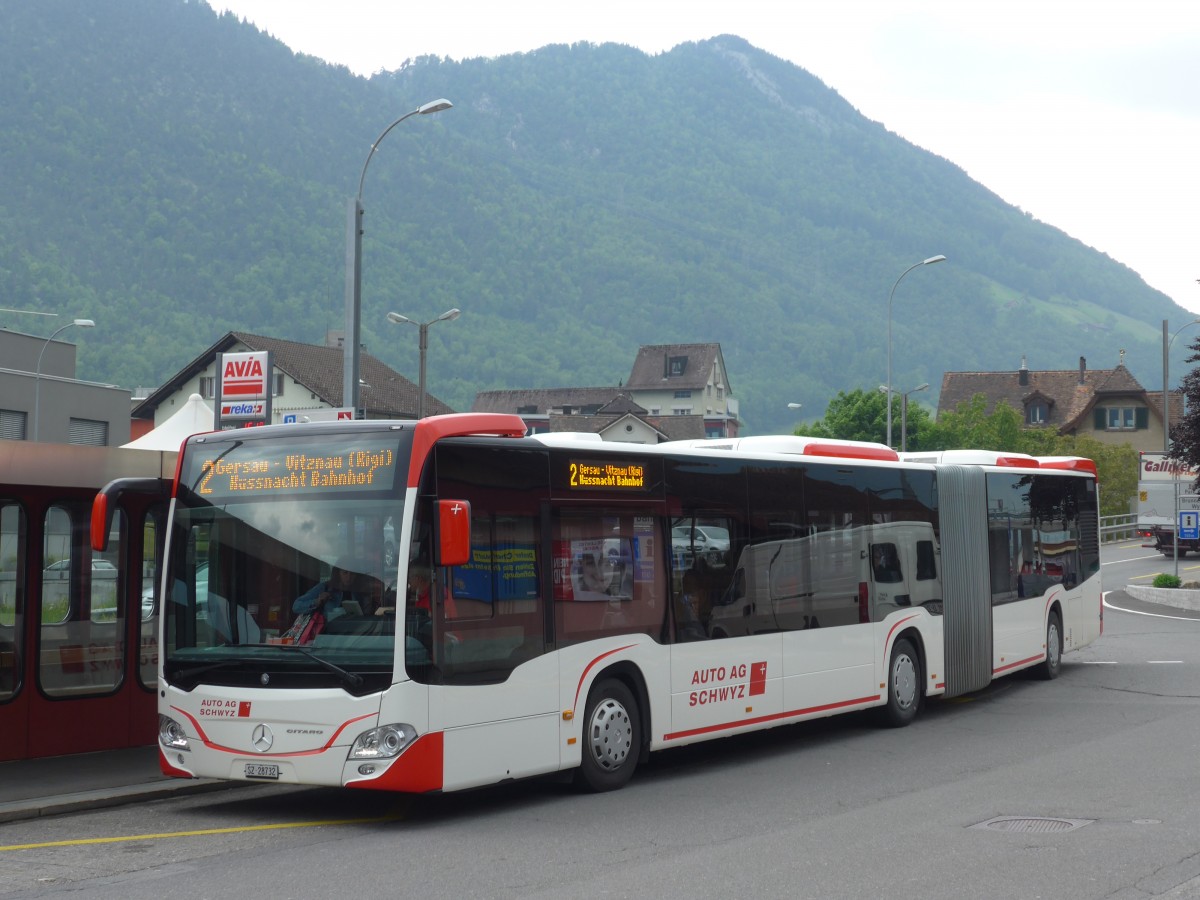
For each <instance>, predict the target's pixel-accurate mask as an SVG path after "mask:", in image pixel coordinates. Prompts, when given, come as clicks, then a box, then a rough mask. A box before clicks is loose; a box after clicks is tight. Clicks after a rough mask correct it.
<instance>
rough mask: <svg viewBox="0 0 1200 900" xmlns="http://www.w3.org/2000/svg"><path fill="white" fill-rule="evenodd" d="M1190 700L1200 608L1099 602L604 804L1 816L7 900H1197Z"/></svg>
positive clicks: (250, 791)
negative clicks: (1116, 606)
mask: <svg viewBox="0 0 1200 900" xmlns="http://www.w3.org/2000/svg"><path fill="white" fill-rule="evenodd" d="M1105 558H1106V560H1108V558H1109V556H1108V554H1106V556H1105ZM1123 564H1129V565H1132V564H1137V561H1136V560H1131V561H1126V562H1125V563H1123ZM1146 565H1149V564H1148V563H1146ZM1155 565H1157V566H1158V568H1159V569H1160V570H1161V564H1159V563H1157V562H1156V563H1155ZM1114 568H1115V567H1114ZM1105 575H1106V577H1108V571H1107V570H1106V572H1105ZM1198 700H1200V621H1188V620H1180V619H1171V618H1160V617H1153V616H1145V615H1135V614H1130V613H1124V612H1118V611H1115V610H1109V611H1108V612H1107V614H1106V619H1105V634H1104V635H1103V636H1102V637H1101V639H1100V640H1099V641H1097V642H1096V643H1095V644H1093V645H1092V646H1091V647H1088V648H1085V649H1084V650H1081V651H1078V652H1075V653H1070V654H1067V655H1066V657H1065V658H1064V669H1063V674H1062V676H1061V677H1060V678H1059V679H1058V680H1057V681H1054V682H1049V683H1046V682H1039V681H1035V680H1032V679H1030V678H1025V677H1022V676H1019V675H1018V676H1016V677H1011V678H1007V679H1003V680H1001V681H998V682H996V683H995V684H993V685H992V686H991V687H990V688H989V689H987V690H985V691H983V692H981V693H979V694H976V695H973V696H970V697H966V698H958V699H956V700H953V701H946V702H938V703H932V704H929V706H928V707H927V709H926V710H925V712H924V713H923V715H922V716H921V717H920V718H919V719H918V720H917V722H916V723H915V724H914V725H912V726H911V727H909V728H906V729H901V730H886V729H879V728H877V727H875V726H874V725H873V724H872V722H871V720H870V719H869V718H868V717H866V716H861V715H850V716H842V717H839V718H836V719H830V720H826V721H824V722H819V723H810V724H806V725H801V726H794V727H785V728H779V729H776V730H774V731H770V732H765V733H761V734H757V735H751V736H745V737H739V738H731V739H727V740H723V741H716V742H712V743H709V744H705V745H700V746H695V747H687V748H681V749H678V750H673V751H669V752H666V753H663V754H659V755H658V756H657V757H656V758H655V759H654V761H653V762H652V763H651V764H650V765H649V766H648V767H646V768H644V769H642V770H640V771H639V773H638V774H637V775H636V776H635V777H634V780H633V782H632V783H631V784H630V785H629V786H628V787H627V788H625V789H624V790H622V791H618V792H616V793H612V794H605V795H599V796H589V795H579V794H576V793H574V792H572V791H571V790H570V789H569V788H567V787H565V786H564V785H561V784H559V783H556V782H554V781H553V780H538V781H532V782H526V783H521V784H515V785H507V786H502V787H499V788H492V789H487V790H482V791H475V792H470V793H465V794H458V795H448V796H445V797H433V798H418V799H412V798H405V797H398V796H390V795H378V796H376V795H367V796H364V795H363V794H362V793H359V792H343V791H333V790H314V789H304V788H288V787H280V786H254V787H247V788H242V789H238V790H234V791H224V792H221V793H218V794H205V795H197V796H193V797H184V798H177V799H172V800H163V801H156V802H153V803H146V804H142V805H138V806H130V807H124V808H120V809H113V810H103V811H95V812H90V813H85V814H79V815H72V816H62V817H58V818H55V819H45V820H37V821H30V822H19V823H13V824H11V825H5V826H0V897H38V896H57V895H60V894H73V895H81V896H86V897H88V898H93V897H95V898H109V897H111V898H118V897H119V898H143V897H144V898H161V897H162V896H164V895H178V894H182V895H186V896H194V897H214V898H217V897H236V898H243V900H244V898H247V897H254V898H258V897H263V898H267V897H270V898H274V897H328V896H332V895H335V894H336V895H341V896H389V897H392V896H397V897H407V896H420V897H422V898H456V900H457V898H471V897H489V898H490V897H498V898H518V897H520V898H524V897H556V898H557V897H580V898H583V897H587V898H593V897H599V896H606V897H639V898H640V897H646V896H653V897H660V898H708V897H712V898H722V900H728V898H736V897H751V896H754V897H789V898H809V897H811V898H822V900H828V898H863V897H876V896H880V895H889V896H892V897H900V898H907V897H912V898H918V897H919V898H923V900H924V898H928V900H937V898H947V900H951V898H953V900H969V898H996V897H1005V898H1039V897H1053V898H1060V900H1062V898H1065V900H1072V898H1097V900H1098V898H1116V900H1133V898H1139V900H1140V898H1150V897H1169V898H1183V897H1200V815H1198V814H1197V810H1200V796H1198V794H1200V779H1198V778H1197V777H1196V775H1197V766H1198V762H1197V760H1198V757H1200V703H1198Z"/></svg>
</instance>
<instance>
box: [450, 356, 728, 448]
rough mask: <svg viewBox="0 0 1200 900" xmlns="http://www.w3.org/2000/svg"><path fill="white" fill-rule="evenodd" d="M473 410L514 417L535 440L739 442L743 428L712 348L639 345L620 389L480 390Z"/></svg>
mask: <svg viewBox="0 0 1200 900" xmlns="http://www.w3.org/2000/svg"><path fill="white" fill-rule="evenodd" d="M471 409H472V411H473V412H502V413H512V414H515V415H519V416H520V417H521V418H522V419H523V420H524V421H525V425H526V427H528V428H529V431H530V433H532V434H536V433H541V432H548V431H565V430H569V431H590V432H595V433H598V434H600V435H601V436H602V437H604V438H605V439H606V440H621V441H634V442H637V443H653V442H656V441H661V440H682V439H695V438H704V437H708V438H725V437H737V435H738V428H739V426H740V422H739V420H738V403H737V399H736V398H735V397H734V396H733V390H732V388H730V386H729V375H728V373H727V372H726V370H725V360H724V358H723V357H722V355H721V345H720V344H715V343H714V344H657V345H648V346H643V347H641V348H640V349H639V350H638V354H637V358H636V359H635V360H634V363H633V368H632V370H631V372H630V375H629V379H628V381H626V382H625V384H624V385H620V386H618V387H568V388H532V389H528V390H503V391H481V392H480V393H478V394H476V395H475V403H474V404H473V406H472V407H471ZM621 417H625V420H624V421H621V422H618V419H620V418H621Z"/></svg>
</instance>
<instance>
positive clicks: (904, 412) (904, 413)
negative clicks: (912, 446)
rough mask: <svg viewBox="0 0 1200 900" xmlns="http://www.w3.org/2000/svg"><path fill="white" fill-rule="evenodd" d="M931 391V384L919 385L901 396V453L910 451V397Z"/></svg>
mask: <svg viewBox="0 0 1200 900" xmlns="http://www.w3.org/2000/svg"><path fill="white" fill-rule="evenodd" d="M927 390H929V382H928V381H927V382H925V383H924V384H919V385H917V386H916V387H915V388H913V389H912V390H911V391H905V392H904V393H903V394H901V395H900V452H901V453H904V452H906V451H907V450H908V395H909V394H915V393H917V391H927Z"/></svg>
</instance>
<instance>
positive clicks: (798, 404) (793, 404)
mask: <svg viewBox="0 0 1200 900" xmlns="http://www.w3.org/2000/svg"><path fill="white" fill-rule="evenodd" d="M803 405H804V404H803V403H789V404H788V409H799V408H800V407H802V406H803Z"/></svg>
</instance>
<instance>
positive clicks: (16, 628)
mask: <svg viewBox="0 0 1200 900" xmlns="http://www.w3.org/2000/svg"><path fill="white" fill-rule="evenodd" d="M24 546H25V513H24V511H23V510H22V509H21V507H19V506H18V505H17V504H15V503H3V504H0V703H3V702H4V701H5V700H8V699H10V698H11V697H13V696H14V695H15V694H16V693H17V691H18V690H19V689H20V687H21V672H22V669H23V664H22V660H23V658H24V654H23V653H22V649H23V646H24V633H25V628H24V618H25V617H24V612H25V592H24V584H25V572H24V571H23V569H24V566H23V565H22V564H21V551H22V548H23V547H24Z"/></svg>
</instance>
